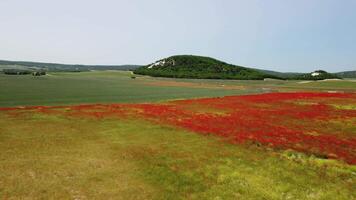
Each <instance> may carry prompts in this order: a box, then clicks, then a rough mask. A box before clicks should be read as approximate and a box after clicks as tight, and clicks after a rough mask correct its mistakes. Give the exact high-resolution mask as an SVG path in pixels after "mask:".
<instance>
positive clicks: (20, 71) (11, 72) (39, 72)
mask: <svg viewBox="0 0 356 200" xmlns="http://www.w3.org/2000/svg"><path fill="white" fill-rule="evenodd" d="M2 72H3V73H4V74H6V75H27V74H32V75H33V76H43V75H46V71H44V70H37V71H31V70H23V69H3V70H2Z"/></svg>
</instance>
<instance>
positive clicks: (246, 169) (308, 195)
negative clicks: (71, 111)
mask: <svg viewBox="0 0 356 200" xmlns="http://www.w3.org/2000/svg"><path fill="white" fill-rule="evenodd" d="M16 112H21V111H15V112H13V113H16ZM355 173H356V169H355V167H353V166H349V165H346V164H342V163H339V162H336V161H323V160H320V159H317V158H313V157H307V156H305V155H303V154H299V153H295V152H293V151H286V152H285V153H282V154H281V153H278V152H275V151H273V150H270V149H268V148H262V147H257V146H253V145H246V146H244V145H233V144H229V143H227V142H226V141H223V140H221V139H218V138H216V137H213V136H202V135H198V134H196V133H192V132H188V131H184V130H181V129H177V128H174V127H170V126H164V125H161V126H160V125H157V124H151V123H150V122H148V121H144V120H143V119H132V118H125V119H123V118H104V119H96V118H89V117H81V118H79V117H68V116H62V115H52V114H51V115H48V114H41V113H38V112H31V111H26V112H22V114H20V115H8V114H7V112H5V111H2V112H0V199H332V200H334V199H347V200H350V199H355V190H356V188H355V185H356V184H355Z"/></svg>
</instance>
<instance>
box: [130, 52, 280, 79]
mask: <svg viewBox="0 0 356 200" xmlns="http://www.w3.org/2000/svg"><path fill="white" fill-rule="evenodd" d="M134 73H135V74H141V75H149V76H157V77H171V78H198V79H240V80H262V79H264V78H279V77H277V76H274V75H270V74H267V73H264V72H261V71H257V70H254V69H249V68H245V67H241V66H236V65H232V64H228V63H225V62H222V61H219V60H216V59H214V58H209V57H203V56H193V55H179V56H172V57H168V58H164V59H162V60H159V61H157V62H155V63H152V64H150V65H146V66H142V67H139V68H137V69H135V70H134Z"/></svg>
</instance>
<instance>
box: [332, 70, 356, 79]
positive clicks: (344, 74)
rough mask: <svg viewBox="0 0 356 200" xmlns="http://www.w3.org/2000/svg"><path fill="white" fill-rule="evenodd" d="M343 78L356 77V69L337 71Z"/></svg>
mask: <svg viewBox="0 0 356 200" xmlns="http://www.w3.org/2000/svg"><path fill="white" fill-rule="evenodd" d="M336 75H337V76H339V77H341V78H356V71H345V72H338V73H336Z"/></svg>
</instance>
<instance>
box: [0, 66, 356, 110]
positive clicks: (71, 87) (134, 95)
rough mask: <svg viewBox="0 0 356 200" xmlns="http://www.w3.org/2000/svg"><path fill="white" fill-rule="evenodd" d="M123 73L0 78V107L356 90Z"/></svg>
mask: <svg viewBox="0 0 356 200" xmlns="http://www.w3.org/2000/svg"><path fill="white" fill-rule="evenodd" d="M130 75H131V73H130V72H125V71H122V72H120V71H96V72H82V73H50V74H49V75H47V76H42V77H33V76H10V75H3V74H0V107H5V106H20V105H66V104H81V103H118V102H120V103H137V102H158V101H166V100H172V99H185V98H198V97H214V96H226V95H241V94H250V93H262V92H271V91H301V90H302V91H305V90H308V91H330V90H331V91H334V90H337V91H347V92H355V91H356V82H352V81H332V82H326V81H324V82H322V81H320V82H310V83H303V84H300V83H298V82H297V81H231V80H230V81H227V80H189V79H166V78H150V77H144V76H139V77H138V78H136V79H131V78H130Z"/></svg>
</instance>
